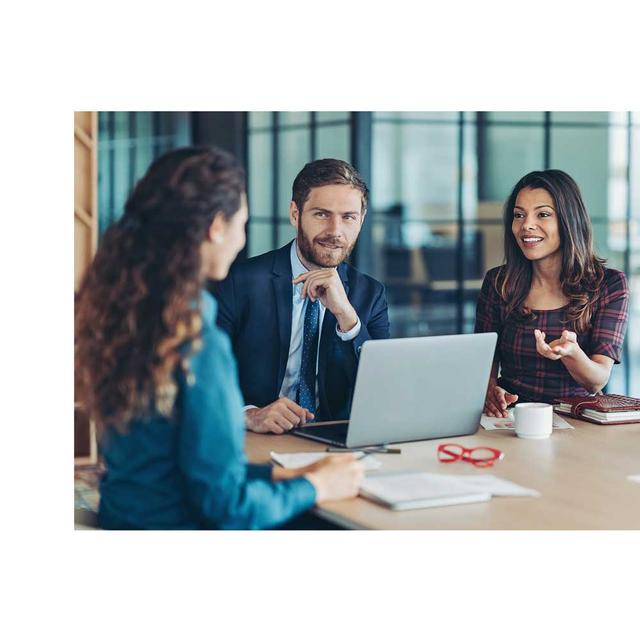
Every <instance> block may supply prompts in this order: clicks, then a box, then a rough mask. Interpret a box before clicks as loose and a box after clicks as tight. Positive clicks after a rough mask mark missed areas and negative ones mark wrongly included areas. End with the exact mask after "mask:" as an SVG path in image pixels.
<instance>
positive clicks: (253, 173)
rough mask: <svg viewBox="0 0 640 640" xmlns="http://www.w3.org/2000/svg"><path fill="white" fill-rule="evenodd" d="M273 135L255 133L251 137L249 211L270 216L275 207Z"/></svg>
mask: <svg viewBox="0 0 640 640" xmlns="http://www.w3.org/2000/svg"><path fill="white" fill-rule="evenodd" d="M272 153H273V135H272V134H271V133H270V132H264V133H262V132H260V133H257V132H256V133H253V134H252V135H251V136H250V138H249V163H248V166H249V176H250V179H249V212H250V215H252V216H261V217H270V216H271V215H272V208H273V179H272V169H271V168H270V167H271V165H272V163H273V158H272Z"/></svg>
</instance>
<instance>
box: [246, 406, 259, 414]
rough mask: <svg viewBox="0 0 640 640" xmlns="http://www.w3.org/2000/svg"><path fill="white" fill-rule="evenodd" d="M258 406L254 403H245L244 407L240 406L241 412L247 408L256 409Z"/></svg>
mask: <svg viewBox="0 0 640 640" xmlns="http://www.w3.org/2000/svg"><path fill="white" fill-rule="evenodd" d="M257 408H258V407H256V405H255V404H245V405H244V407H242V413H244V412H245V411H246V410H247V409H257Z"/></svg>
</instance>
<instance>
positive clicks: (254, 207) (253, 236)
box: [247, 111, 351, 257]
mask: <svg viewBox="0 0 640 640" xmlns="http://www.w3.org/2000/svg"><path fill="white" fill-rule="evenodd" d="M248 121H249V130H248V132H247V135H248V149H249V158H248V176H247V178H248V184H249V187H248V190H249V207H250V213H251V216H250V219H249V233H248V236H249V246H248V256H249V257H251V256H255V255H259V254H261V253H264V252H265V251H270V250H271V249H275V248H277V247H279V246H282V245H283V244H285V243H287V242H288V241H289V240H291V239H292V238H293V237H294V234H295V230H294V229H293V227H291V225H290V224H289V203H290V202H291V188H292V186H293V180H294V178H295V177H296V175H297V174H298V172H299V171H300V170H301V169H302V167H303V166H304V165H305V164H306V163H307V162H310V161H311V160H315V159H318V158H327V157H331V158H339V159H342V160H347V161H349V160H350V157H351V124H350V114H349V113H348V112H346V111H327V112H320V111H319V112H312V111H288V112H252V113H249V118H248Z"/></svg>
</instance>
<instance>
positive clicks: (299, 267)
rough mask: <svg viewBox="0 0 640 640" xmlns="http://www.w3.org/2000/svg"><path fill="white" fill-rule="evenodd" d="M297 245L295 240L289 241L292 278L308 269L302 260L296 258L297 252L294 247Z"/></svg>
mask: <svg viewBox="0 0 640 640" xmlns="http://www.w3.org/2000/svg"><path fill="white" fill-rule="evenodd" d="M297 246H298V243H297V242H296V240H294V241H293V242H292V243H291V252H290V253H291V274H292V275H293V278H294V279H295V278H297V277H298V276H299V275H302V274H303V273H307V271H309V269H307V267H305V266H304V265H303V264H302V262H300V258H298V252H297V250H296V247H297ZM300 286H302V285H300Z"/></svg>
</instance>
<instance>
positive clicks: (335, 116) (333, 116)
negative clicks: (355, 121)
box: [316, 111, 351, 123]
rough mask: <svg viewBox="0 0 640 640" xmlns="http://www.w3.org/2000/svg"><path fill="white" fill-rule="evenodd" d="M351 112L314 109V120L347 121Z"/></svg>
mask: <svg viewBox="0 0 640 640" xmlns="http://www.w3.org/2000/svg"><path fill="white" fill-rule="evenodd" d="M350 117H351V113H350V112H349V111H316V122H318V123H322V122H344V123H348V122H349V118H350Z"/></svg>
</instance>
